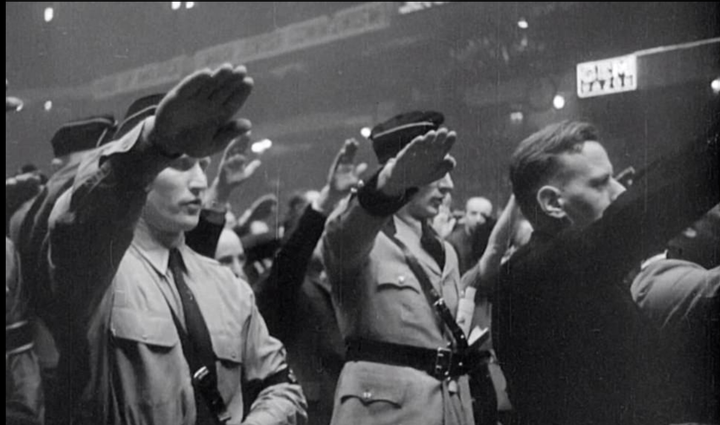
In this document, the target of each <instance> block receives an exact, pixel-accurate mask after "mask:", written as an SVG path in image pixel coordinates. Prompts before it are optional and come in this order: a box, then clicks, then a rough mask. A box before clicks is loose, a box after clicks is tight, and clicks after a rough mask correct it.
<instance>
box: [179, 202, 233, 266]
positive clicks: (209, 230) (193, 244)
mask: <svg viewBox="0 0 720 425" xmlns="http://www.w3.org/2000/svg"><path fill="white" fill-rule="evenodd" d="M224 228H225V213H223V212H220V211H215V210H209V209H203V210H202V212H201V213H200V221H199V222H198V225H197V226H196V227H195V228H194V229H193V230H191V231H189V232H186V233H185V243H186V244H187V245H188V246H189V247H190V248H192V249H193V250H194V251H195V252H197V253H198V254H200V255H203V256H205V257H208V258H215V251H216V250H217V245H218V241H219V240H220V235H221V234H222V231H223V229H224Z"/></svg>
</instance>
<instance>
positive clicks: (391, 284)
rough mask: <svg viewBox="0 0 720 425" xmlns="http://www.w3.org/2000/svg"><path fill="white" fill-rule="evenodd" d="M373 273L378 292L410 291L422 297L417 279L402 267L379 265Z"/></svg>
mask: <svg viewBox="0 0 720 425" xmlns="http://www.w3.org/2000/svg"><path fill="white" fill-rule="evenodd" d="M375 272H376V276H377V285H378V290H379V291H383V290H388V291H392V290H395V291H412V292H415V293H417V294H420V295H422V288H421V287H420V283H419V282H418V280H417V278H415V275H414V274H413V273H412V272H411V271H410V270H408V269H406V268H404V267H387V266H385V265H380V266H379V267H378V268H377V270H376V271H375Z"/></svg>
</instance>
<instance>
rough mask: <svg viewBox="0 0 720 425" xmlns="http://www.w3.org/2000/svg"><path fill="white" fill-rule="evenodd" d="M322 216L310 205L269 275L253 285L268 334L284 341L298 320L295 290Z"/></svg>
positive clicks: (321, 227) (322, 223) (302, 277)
mask: <svg viewBox="0 0 720 425" xmlns="http://www.w3.org/2000/svg"><path fill="white" fill-rule="evenodd" d="M326 219H327V217H325V216H324V215H323V214H321V213H319V212H317V211H315V210H314V209H313V208H312V206H311V205H309V206H308V207H307V209H306V210H305V212H304V213H303V215H302V216H301V217H300V221H299V222H298V225H297V227H296V228H295V230H293V232H292V234H291V235H290V237H289V238H288V240H287V242H286V243H285V244H284V245H283V246H282V247H281V248H280V251H278V253H277V254H276V255H275V259H274V260H273V265H272V268H271V269H270V274H269V275H268V278H267V279H265V280H264V281H263V282H260V283H259V284H257V285H256V286H255V293H256V297H257V305H258V309H259V310H260V313H261V314H262V316H263V317H264V318H265V320H266V322H267V325H268V328H269V329H270V333H271V334H272V335H274V336H276V337H278V338H279V339H280V340H281V341H283V342H285V343H287V338H288V337H289V336H290V335H289V334H288V333H290V332H294V326H293V324H295V323H298V322H297V320H296V318H295V315H296V312H297V295H296V294H297V292H298V291H299V290H300V287H301V286H302V284H303V282H304V280H305V275H306V273H307V270H308V266H309V264H310V260H311V258H312V254H313V252H314V250H315V246H316V245H317V243H318V241H319V240H320V237H321V236H322V234H323V230H324V229H325V220H326Z"/></svg>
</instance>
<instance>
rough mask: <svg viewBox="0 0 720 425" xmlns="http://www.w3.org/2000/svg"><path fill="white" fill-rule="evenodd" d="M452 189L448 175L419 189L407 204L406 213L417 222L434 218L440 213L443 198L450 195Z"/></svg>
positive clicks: (452, 185) (451, 182)
mask: <svg viewBox="0 0 720 425" xmlns="http://www.w3.org/2000/svg"><path fill="white" fill-rule="evenodd" d="M454 187H455V185H454V184H453V181H452V178H451V177H450V174H445V176H444V177H443V178H441V179H440V180H436V181H434V182H432V183H430V184H428V185H425V186H423V187H421V188H420V190H419V191H418V193H416V194H415V195H414V196H413V197H412V199H411V200H410V202H408V204H407V208H408V212H409V213H410V215H411V216H412V217H413V218H415V219H417V220H425V219H428V218H433V217H435V216H436V215H437V214H438V213H439V212H440V206H441V205H442V204H443V201H444V199H445V197H446V196H447V195H448V194H449V193H452V191H453V189H454Z"/></svg>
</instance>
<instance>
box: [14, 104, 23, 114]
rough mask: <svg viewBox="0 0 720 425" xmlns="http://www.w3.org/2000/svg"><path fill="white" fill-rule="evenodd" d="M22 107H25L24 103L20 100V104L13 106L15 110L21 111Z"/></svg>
mask: <svg viewBox="0 0 720 425" xmlns="http://www.w3.org/2000/svg"><path fill="white" fill-rule="evenodd" d="M24 107H25V104H24V103H22V102H20V104H19V105H18V106H17V108H15V112H20V111H22V110H23V108H24Z"/></svg>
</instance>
